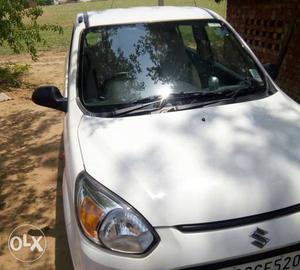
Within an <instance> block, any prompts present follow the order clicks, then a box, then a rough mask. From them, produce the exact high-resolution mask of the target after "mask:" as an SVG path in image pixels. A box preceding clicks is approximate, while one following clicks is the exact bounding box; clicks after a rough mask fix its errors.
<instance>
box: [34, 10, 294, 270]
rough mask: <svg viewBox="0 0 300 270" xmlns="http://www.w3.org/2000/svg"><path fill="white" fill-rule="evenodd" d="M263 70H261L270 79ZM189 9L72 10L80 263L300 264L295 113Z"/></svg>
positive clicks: (68, 195)
mask: <svg viewBox="0 0 300 270" xmlns="http://www.w3.org/2000/svg"><path fill="white" fill-rule="evenodd" d="M266 70H268V72H267V71H266ZM275 73H276V69H275V68H274V66H272V65H266V66H265V67H264V66H263V65H262V64H261V63H260V62H259V60H258V59H257V58H256V57H255V55H254V54H253V52H252V51H251V50H250V49H249V47H248V46H247V44H246V43H245V42H244V41H243V40H242V39H241V37H240V36H239V35H238V34H237V33H236V32H235V31H234V30H233V28H232V27H231V26H230V25H229V24H228V23H227V22H226V21H225V20H224V19H223V18H221V17H220V16H219V15H217V14H216V13H214V12H212V11H210V10H206V9H201V8H194V7H143V8H129V9H112V10H104V11H96V12H88V13H83V14H79V15H78V17H77V20H76V23H75V26H74V31H73V35H72V42H71V47H70V53H69V61H68V64H67V69H66V86H65V91H64V95H61V94H60V92H59V90H58V89H57V88H56V87H54V86H43V87H40V88H38V89H37V90H35V92H34V94H33V101H34V102H35V103H37V104H39V105H43V106H48V107H51V108H55V109H58V110H62V111H64V112H66V115H65V123H64V149H65V159H66V165H65V170H64V179H63V198H64V214H65V221H66V228H67V234H68V241H69V247H70V250H71V255H72V260H73V264H74V267H75V269H87V270H93V269H99V270H113V269H114V270H116V269H124V270H134V269H138V270H150V269H151V270H170V269H181V270H183V269H185V270H192V269H194V270H196V269H199V270H200V269H202V270H203V269H209V270H213V269H235V270H270V269H275V270H286V269H293V270H299V269H300V251H299V250H300V139H299V138H300V124H299V123H300V107H299V105H298V104H297V103H296V102H294V101H293V100H291V99H290V98H289V97H287V96H286V95H285V94H284V93H283V92H282V91H281V90H280V89H279V88H278V86H277V85H276V84H275V83H274V81H273V80H272V78H271V77H272V76H273V77H274V76H276V74H275Z"/></svg>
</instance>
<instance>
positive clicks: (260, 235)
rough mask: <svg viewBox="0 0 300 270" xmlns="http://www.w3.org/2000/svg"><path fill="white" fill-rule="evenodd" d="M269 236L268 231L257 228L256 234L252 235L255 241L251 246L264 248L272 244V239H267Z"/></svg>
mask: <svg viewBox="0 0 300 270" xmlns="http://www.w3.org/2000/svg"><path fill="white" fill-rule="evenodd" d="M267 234H268V232H267V231H265V230H262V229H260V228H257V229H256V230H255V232H254V233H252V234H251V235H250V237H251V238H253V239H254V241H253V242H252V243H251V244H252V245H254V246H256V247H258V248H263V247H264V246H265V245H266V244H267V243H268V242H270V239H269V238H267V237H266V235H267Z"/></svg>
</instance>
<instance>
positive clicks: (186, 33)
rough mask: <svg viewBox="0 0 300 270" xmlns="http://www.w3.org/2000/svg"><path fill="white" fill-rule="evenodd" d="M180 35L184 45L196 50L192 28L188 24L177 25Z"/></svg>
mask: <svg viewBox="0 0 300 270" xmlns="http://www.w3.org/2000/svg"><path fill="white" fill-rule="evenodd" d="M178 28H179V31H180V33H181V36H182V40H183V43H184V46H185V47H187V48H190V49H193V50H196V41H195V39H194V34H193V29H192V26H190V25H181V26H179V27H178Z"/></svg>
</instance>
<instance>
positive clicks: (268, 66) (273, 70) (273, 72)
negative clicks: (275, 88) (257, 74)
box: [263, 64, 278, 80]
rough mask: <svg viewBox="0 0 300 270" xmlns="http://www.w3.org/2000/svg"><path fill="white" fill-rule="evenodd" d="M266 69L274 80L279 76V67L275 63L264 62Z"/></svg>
mask: <svg viewBox="0 0 300 270" xmlns="http://www.w3.org/2000/svg"><path fill="white" fill-rule="evenodd" d="M263 66H264V68H265V70H266V71H267V72H268V74H269V75H270V77H271V78H272V79H273V80H276V78H277V76H278V68H277V66H276V65H274V64H264V65H263Z"/></svg>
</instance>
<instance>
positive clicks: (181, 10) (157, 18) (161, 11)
mask: <svg viewBox="0 0 300 270" xmlns="http://www.w3.org/2000/svg"><path fill="white" fill-rule="evenodd" d="M83 17H84V18H85V20H84V21H85V22H86V23H88V25H89V26H91V27H92V26H97V25H115V24H127V23H129V24H130V23H150V22H163V21H180V20H195V19H212V18H213V15H212V13H211V11H209V10H206V9H203V8H197V7H172V6H155V7H133V8H118V9H107V10H101V11H89V12H86V13H80V14H78V15H77V22H82V21H83Z"/></svg>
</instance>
